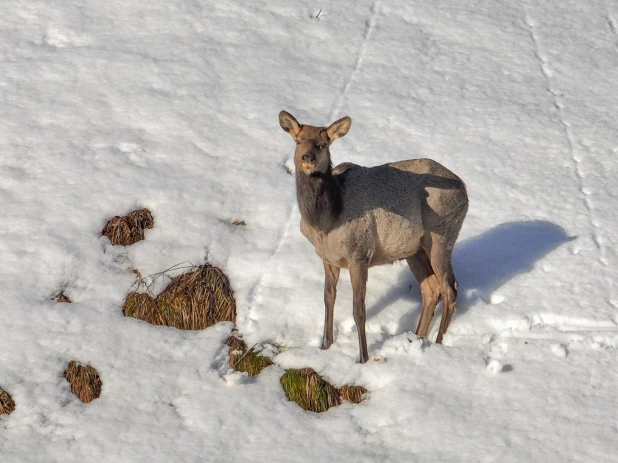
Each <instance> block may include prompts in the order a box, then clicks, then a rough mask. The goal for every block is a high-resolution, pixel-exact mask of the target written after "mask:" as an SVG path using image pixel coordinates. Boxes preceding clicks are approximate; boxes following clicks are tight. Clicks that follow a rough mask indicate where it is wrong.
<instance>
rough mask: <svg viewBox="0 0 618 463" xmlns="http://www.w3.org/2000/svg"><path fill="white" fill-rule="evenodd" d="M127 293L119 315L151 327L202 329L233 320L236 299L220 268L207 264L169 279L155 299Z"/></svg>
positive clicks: (149, 296) (146, 294) (234, 317)
mask: <svg viewBox="0 0 618 463" xmlns="http://www.w3.org/2000/svg"><path fill="white" fill-rule="evenodd" d="M142 282H143V279H140V282H139V283H138V287H137V289H135V290H134V291H131V292H130V293H129V294H128V295H127V297H126V299H125V302H124V306H123V309H122V313H123V314H124V315H126V316H127V317H134V318H139V319H140V320H144V321H146V322H148V323H152V324H153V325H163V326H172V327H174V328H179V329H181V330H203V329H204V328H208V327H209V326H212V325H214V324H216V323H219V322H220V321H231V322H235V321H236V300H235V299H234V294H233V292H232V289H231V288H230V282H229V280H228V279H227V277H226V276H225V274H224V273H223V272H222V271H221V269H219V268H217V267H214V266H212V265H210V264H205V265H201V266H199V267H192V268H191V269H190V270H189V271H187V272H185V273H183V274H181V275H179V276H176V277H173V278H172V281H171V282H170V284H169V285H168V286H167V288H165V289H164V290H163V292H162V293H161V294H159V295H158V296H157V297H156V298H154V297H152V295H150V294H149V293H138V292H137V291H138V289H139V286H140V285H141V283H142Z"/></svg>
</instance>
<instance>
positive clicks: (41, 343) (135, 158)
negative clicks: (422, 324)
mask: <svg viewBox="0 0 618 463" xmlns="http://www.w3.org/2000/svg"><path fill="white" fill-rule="evenodd" d="M320 9H321V10H322V13H321V14H320V16H319V18H318V19H316V18H315V16H316V15H317V13H318V12H319V11H320ZM0 69H1V72H0V204H1V206H2V220H1V221H0V260H1V262H2V267H1V268H0V293H1V294H2V302H0V387H3V388H5V389H6V390H7V391H9V393H10V394H11V395H12V396H13V398H14V400H15V402H16V404H17V408H16V410H15V412H14V413H13V414H12V415H10V416H3V417H1V418H0V461H2V462H3V463H4V462H54V461H82V460H83V459H88V460H91V461H109V462H118V461H123V462H137V461H148V462H170V461H183V462H185V461H187V462H190V461H196V462H197V461H232V462H237V461H238V462H240V461H269V462H288V461H306V462H317V461H319V462H327V461H341V460H342V459H344V458H345V459H346V460H348V459H349V460H351V461H357V462H374V461H376V462H377V461H380V462H381V461H430V462H438V461H517V462H521V461H582V462H592V461H594V462H603V461H618V452H617V451H616V446H615V443H616V441H617V438H618V415H617V410H618V392H617V391H618V357H617V356H616V347H617V346H616V345H617V341H618V316H617V308H618V291H617V287H616V284H615V282H616V281H618V252H617V249H618V238H617V235H616V231H617V230H618V214H617V213H616V207H617V206H618V190H617V187H616V179H618V160H617V154H618V129H616V114H618V92H616V83H617V82H618V4H617V3H616V2H615V1H610V0H588V1H585V2H582V1H579V0H539V1H532V0H519V1H517V2H510V1H506V0H495V1H491V2H480V1H478V0H462V1H459V2H448V1H445V0H434V1H431V2H421V1H416V0H415V1H407V0H382V1H380V0H376V1H374V2H372V1H366V0H358V1H355V2H352V1H348V2H336V1H332V0H331V1H328V0H326V1H323V2H321V3H311V2H289V1H283V0H270V1H259V0H258V1H256V0H253V1H235V2H222V1H219V2H213V1H206V0H171V1H170V0H150V1H148V2H140V1H136V0H122V1H115V0H109V1H106V2H97V1H93V0H90V1H81V2H77V1H71V0H46V1H42V0H30V1H27V2H25V1H17V0H4V1H3V2H1V3H0ZM281 109H286V110H288V111H290V112H292V113H293V114H294V115H295V116H297V118H298V119H299V120H300V121H301V122H304V123H310V124H315V125H326V124H328V123H330V122H332V121H333V120H335V119H336V118H339V117H342V116H344V115H350V116H351V117H352V119H353V124H352V129H351V131H350V133H349V134H348V136H347V137H345V138H344V139H342V140H341V141H337V142H336V144H334V145H333V148H332V152H333V158H334V161H335V162H342V161H351V162H355V163H358V164H364V165H378V164H382V163H385V162H388V161H394V160H400V159H406V158H415V157H430V158H433V159H435V160H437V161H439V162H441V163H443V164H444V165H446V166H447V167H449V168H451V169H452V170H453V171H455V172H456V173H457V174H458V175H460V176H461V177H462V179H464V181H466V183H467V185H468V189H469V195H470V210H469V214H468V217H467V218H466V222H465V224H464V228H463V230H462V233H461V236H460V241H459V242H458V245H457V246H456V248H455V256H454V265H455V271H456V275H457V277H458V280H459V283H460V296H459V299H458V311H457V314H456V315H455V318H454V320H453V322H452V324H451V327H450V328H449V331H448V333H447V335H446V337H445V342H444V345H442V346H441V345H436V344H432V343H429V342H423V341H421V340H419V339H418V338H416V337H415V336H414V335H413V334H412V333H413V331H414V329H415V327H416V323H417V320H418V316H419V305H420V294H419V290H418V287H417V284H416V283H415V282H414V280H413V278H412V275H411V273H410V272H409V270H407V268H406V266H405V265H404V264H402V263H396V264H394V265H392V266H386V267H380V268H374V269H372V270H371V271H370V279H369V287H368V297H367V308H368V321H367V331H368V340H369V348H370V355H371V357H372V360H370V362H369V363H368V364H366V365H360V364H358V363H356V360H357V355H358V344H357V336H356V330H355V327H354V323H353V319H352V310H351V306H352V302H351V289H350V287H349V278H348V277H347V273H345V272H344V274H343V276H342V279H341V282H340V284H339V294H338V300H337V308H336V315H335V335H336V339H335V344H334V345H333V346H332V347H331V349H330V350H328V351H321V350H319V344H320V338H321V333H322V321H323V307H322V285H323V276H322V265H321V263H320V261H319V258H318V257H317V256H316V255H315V253H314V251H313V249H312V247H311V245H310V244H309V243H308V242H307V241H306V240H305V239H304V238H303V237H302V236H301V234H300V232H299V229H298V220H299V215H298V211H297V208H296V205H295V192H294V178H293V176H291V175H288V174H287V173H286V166H289V165H290V162H289V160H290V157H291V156H292V153H293V149H294V145H293V142H292V141H291V140H290V139H289V136H288V135H286V134H285V133H284V132H282V131H281V129H280V128H279V124H278V119H277V115H278V112H279V111H280V110H281ZM139 206H145V207H148V208H150V209H151V210H152V212H153V214H154V217H155V221H156V224H155V228H154V229H152V230H149V231H147V233H146V240H145V241H142V242H140V243H137V244H136V245H134V246H130V247H128V248H123V247H112V246H110V245H109V242H108V241H107V239H105V238H101V237H100V236H99V233H100V230H101V229H102V227H103V225H104V224H105V221H106V220H107V219H108V218H110V217H111V216H113V215H118V214H124V213H127V212H129V211H130V210H132V209H134V208H136V207H139ZM233 220H244V221H246V223H247V226H246V227H234V226H232V225H231V224H230V222H231V221H233ZM206 260H207V261H209V262H211V263H213V264H215V265H218V266H221V267H222V268H223V269H224V270H225V271H226V273H227V274H228V276H229V278H230V280H231V283H232V285H233V288H234V290H235V295H236V298H237V302H238V328H239V329H240V331H241V332H242V333H243V334H244V335H245V337H246V339H247V341H248V343H249V344H250V345H252V344H253V343H256V342H260V343H262V342H267V343H273V344H274V343H277V344H282V345H284V346H286V347H288V349H287V350H285V351H284V352H283V353H281V354H280V355H278V356H277V357H276V358H275V362H276V364H277V366H275V367H271V368H268V369H267V370H265V371H264V372H263V373H262V374H261V375H260V376H259V377H257V378H255V379H251V378H247V377H244V376H241V375H239V374H236V373H230V372H229V371H228V367H227V348H226V347H224V344H223V343H224V340H225V339H226V337H227V336H228V335H229V333H230V331H231V329H232V325H231V324H230V323H222V324H220V325H218V326H215V327H212V328H209V329H207V330H204V331H199V332H182V331H178V330H175V329H170V328H164V327H155V326H151V325H148V324H146V323H143V322H140V321H137V320H134V319H127V318H125V317H123V315H122V313H121V306H122V302H123V299H124V296H125V295H126V293H127V291H128V289H129V288H130V286H131V285H132V284H133V282H134V277H135V276H134V275H133V273H131V269H132V268H138V269H139V270H140V271H141V273H142V274H143V275H148V274H152V273H155V272H159V271H161V270H164V269H166V268H169V267H171V266H173V265H175V264H178V263H181V262H186V261H190V262H192V263H194V264H201V263H203V262H204V261H206ZM62 288H66V289H65V292H66V294H68V295H69V296H70V297H71V299H72V300H73V301H74V303H73V304H59V303H56V302H54V301H53V300H52V297H53V295H54V294H56V293H57V292H58V291H59V290H60V289H62ZM160 289H162V288H160ZM439 316H440V313H439V311H438V313H437V314H436V318H435V319H434V324H433V326H432V329H431V332H430V337H431V338H432V339H435V335H436V332H437V323H436V322H439ZM71 359H78V360H80V361H82V362H89V363H91V364H92V365H93V366H94V367H95V368H97V370H98V371H99V373H100V375H101V378H102V381H103V393H102V396H101V398H100V399H98V400H95V401H94V402H92V403H91V404H89V405H85V404H82V403H81V402H80V401H79V400H78V399H77V398H76V397H74V396H73V395H72V394H71V393H70V390H69V387H68V384H67V383H66V381H65V380H64V379H63V377H62V372H63V371H64V368H65V366H66V363H67V362H68V361H69V360H71ZM288 367H312V368H314V369H316V370H317V371H318V372H320V373H321V374H322V375H324V376H325V377H326V378H327V379H328V380H329V381H331V382H332V383H333V384H335V385H336V386H340V385H342V384H358V385H363V386H366V387H367V388H368V389H369V391H370V393H369V396H368V399H367V400H366V401H365V402H363V403H362V404H360V405H352V404H344V405H342V406H340V407H336V408H334V409H331V410H329V411H328V412H326V413H323V414H320V415H317V414H313V413H310V412H305V411H303V410H301V409H300V408H299V407H298V406H296V404H294V403H291V402H288V401H287V400H286V398H285V396H284V394H283V391H282V390H281V387H280V385H279V378H280V376H281V374H282V372H283V369H284V368H288Z"/></svg>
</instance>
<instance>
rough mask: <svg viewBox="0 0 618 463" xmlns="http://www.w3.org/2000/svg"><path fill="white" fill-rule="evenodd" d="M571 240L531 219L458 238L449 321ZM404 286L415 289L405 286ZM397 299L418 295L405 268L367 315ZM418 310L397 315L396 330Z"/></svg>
mask: <svg viewBox="0 0 618 463" xmlns="http://www.w3.org/2000/svg"><path fill="white" fill-rule="evenodd" d="M573 239H574V237H570V236H568V235H567V234H566V232H565V231H564V229H562V228H561V227H559V226H558V225H556V224H554V223H551V222H548V221H543V220H535V221H528V222H509V223H505V224H502V225H498V226H497V227H494V228H492V229H491V230H488V231H487V232H485V233H483V234H481V235H479V236H475V237H474V238H470V239H467V240H465V241H462V242H461V243H458V244H457V245H456V246H455V249H454V251H453V267H454V270H455V276H456V277H457V281H458V282H459V295H458V296H457V312H456V313H455V320H456V319H457V315H458V314H459V315H461V314H462V313H465V312H466V311H467V310H468V309H469V308H470V307H472V306H473V305H475V304H476V302H478V300H479V299H481V300H483V301H489V300H490V297H491V294H492V292H494V291H495V290H496V289H498V288H499V287H500V286H502V285H503V284H505V283H506V282H507V281H509V280H510V279H512V278H513V277H515V276H517V275H519V274H521V273H526V272H529V271H530V270H532V268H533V267H534V263H535V262H537V261H538V260H540V259H541V258H543V256H545V255H546V254H548V253H550V252H551V251H553V250H554V249H556V248H558V247H559V246H560V245H562V244H563V243H566V242H568V241H571V240H573ZM410 285H412V287H413V288H416V290H415V291H409V290H408V288H409V287H410ZM399 299H409V300H410V302H418V303H420V300H421V297H420V292H419V290H418V284H416V281H415V280H413V277H412V275H411V274H410V272H409V270H408V269H406V270H405V271H404V270H402V271H401V273H400V276H399V281H398V282H397V283H396V284H394V285H393V287H392V289H391V290H390V291H389V292H388V293H386V294H385V295H384V297H382V298H380V300H379V301H378V302H377V303H376V304H374V305H373V306H372V307H371V308H369V309H368V310H367V318H368V319H369V318H371V317H373V316H376V315H377V314H379V313H380V312H381V311H382V310H384V309H386V308H387V307H388V306H389V305H390V304H392V303H393V302H395V301H397V300H399ZM440 305H441V304H439V305H438V307H440ZM419 312H420V304H419V306H418V307H417V308H416V309H415V310H411V311H409V312H408V313H406V314H405V315H404V316H403V317H402V319H401V320H400V323H399V326H400V331H401V332H403V331H413V330H414V328H415V327H416V322H417V320H418V316H419ZM439 317H440V314H439V313H436V315H435V317H434V320H435V319H436V318H437V319H438V320H439ZM455 323H456V322H455ZM392 334H397V333H392Z"/></svg>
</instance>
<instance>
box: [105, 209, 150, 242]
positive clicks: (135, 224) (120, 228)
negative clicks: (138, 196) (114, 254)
mask: <svg viewBox="0 0 618 463" xmlns="http://www.w3.org/2000/svg"><path fill="white" fill-rule="evenodd" d="M152 227H154V218H153V217H152V214H151V212H150V211H149V210H148V209H138V210H136V211H133V212H130V213H128V214H127V215H125V216H118V215H117V216H115V217H112V218H111V219H110V220H109V222H107V225H105V227H104V228H103V230H101V235H102V236H107V237H108V238H109V240H110V242H111V243H112V245H114V246H129V245H131V244H134V243H137V242H138V241H141V240H143V239H144V230H146V229H148V228H152Z"/></svg>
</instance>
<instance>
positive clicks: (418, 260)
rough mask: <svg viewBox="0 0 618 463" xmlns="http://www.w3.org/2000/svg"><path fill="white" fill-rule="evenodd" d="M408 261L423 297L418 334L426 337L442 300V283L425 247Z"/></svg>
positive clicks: (417, 328)
mask: <svg viewBox="0 0 618 463" xmlns="http://www.w3.org/2000/svg"><path fill="white" fill-rule="evenodd" d="M406 261H407V262H408V266H409V267H410V270H412V274H413V275H414V277H415V278H416V279H417V280H418V283H419V285H420V287H421V296H422V299H423V302H422V308H421V316H420V318H419V320H418V326H417V327H416V334H417V336H420V337H421V338H426V337H427V332H428V331H429V324H430V323H431V320H432V318H433V314H434V312H435V311H436V305H437V304H438V302H439V301H440V297H441V291H440V284H439V282H438V278H437V277H436V275H435V273H434V272H433V269H432V268H431V263H430V262H429V257H427V254H426V253H425V251H424V250H423V249H420V250H419V251H418V252H417V253H416V254H414V255H412V256H410V257H408V258H407V259H406Z"/></svg>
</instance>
